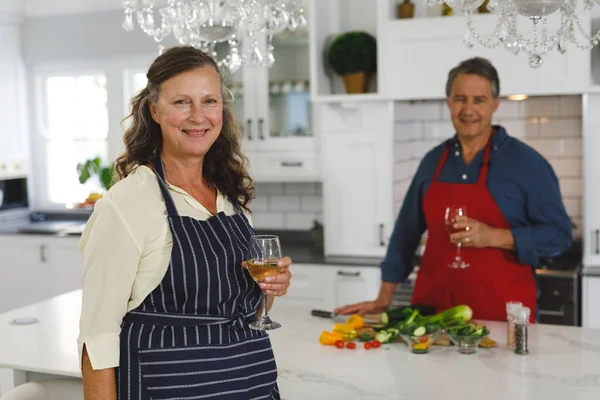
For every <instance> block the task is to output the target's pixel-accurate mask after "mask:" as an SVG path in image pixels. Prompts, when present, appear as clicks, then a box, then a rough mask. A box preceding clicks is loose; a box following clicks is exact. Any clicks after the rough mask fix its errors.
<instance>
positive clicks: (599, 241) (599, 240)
mask: <svg viewBox="0 0 600 400" xmlns="http://www.w3.org/2000/svg"><path fill="white" fill-rule="evenodd" d="M596 254H600V229H596Z"/></svg>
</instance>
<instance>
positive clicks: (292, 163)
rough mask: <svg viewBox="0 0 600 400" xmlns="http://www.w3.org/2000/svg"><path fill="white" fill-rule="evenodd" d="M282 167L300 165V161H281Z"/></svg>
mask: <svg viewBox="0 0 600 400" xmlns="http://www.w3.org/2000/svg"><path fill="white" fill-rule="evenodd" d="M281 166H282V167H301V166H302V161H282V162H281Z"/></svg>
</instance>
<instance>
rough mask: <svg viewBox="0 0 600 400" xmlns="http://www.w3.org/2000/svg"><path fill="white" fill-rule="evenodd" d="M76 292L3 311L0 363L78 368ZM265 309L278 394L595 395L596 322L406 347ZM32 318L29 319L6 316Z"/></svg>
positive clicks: (559, 398) (283, 309)
mask: <svg viewBox="0 0 600 400" xmlns="http://www.w3.org/2000/svg"><path fill="white" fill-rule="evenodd" d="M80 304H81V302H80V292H79V291H75V292H71V293H68V294H65V295H62V296H59V297H56V298H54V299H51V300H48V301H45V302H42V303H39V304H37V305H33V306H29V307H25V308H22V309H19V310H16V311H12V312H9V313H6V314H3V315H0V343H1V346H0V367H3V368H11V369H14V370H20V371H34V372H43V373H50V374H55V375H62V376H72V377H79V376H80V372H79V368H78V363H77V347H76V338H77V333H78V319H79V307H80ZM270 314H271V317H272V318H273V319H274V320H277V321H279V322H281V323H282V324H283V327H282V328H281V329H279V330H276V331H272V332H271V333H270V335H271V339H272V342H273V347H274V351H275V356H276V360H277V363H278V368H279V376H280V377H279V386H280V389H281V392H282V395H283V398H284V399H288V400H296V399H297V400H306V399H328V400H333V399H344V400H348V399H351V400H353V399H400V400H402V399H409V400H413V399H414V400H428V399H436V398H443V399H461V400H462V399H469V400H470V399H486V400H518V399H528V400H529V399H533V400H537V399H540V400H542V399H543V400H553V399H556V400H563V399H569V400H582V399H590V400H591V399H594V400H597V399H600V330H594V329H582V328H574V327H563V326H551V325H537V326H531V327H530V341H529V349H530V351H531V354H529V355H527V356H519V355H516V354H514V353H513V352H511V351H509V350H506V349H505V324H503V323H490V324H488V327H489V328H490V330H491V331H492V333H491V337H492V338H493V339H495V340H496V341H497V342H498V347H496V348H494V349H479V351H478V352H477V353H476V354H474V355H461V354H458V353H457V352H456V349H455V348H454V347H438V346H435V347H434V348H433V350H432V351H431V352H430V353H429V354H426V355H413V354H411V353H410V352H409V350H408V348H407V347H406V345H404V344H402V343H394V344H390V345H384V346H382V347H381V348H379V349H375V350H369V351H366V350H364V349H363V348H362V346H359V347H358V348H357V349H355V350H346V349H344V350H339V349H337V348H335V347H333V346H323V345H321V344H319V335H320V332H321V331H322V330H331V328H332V326H333V321H331V320H327V319H321V318H316V317H311V316H310V310H309V309H307V308H306V307H302V306H299V305H296V304H294V305H292V304H289V303H288V302H279V304H276V305H275V307H274V308H273V310H272V311H271V313H270ZM20 317H36V318H37V319H39V322H38V323H36V324H33V325H24V326H14V325H9V321H10V320H12V319H14V318H20Z"/></svg>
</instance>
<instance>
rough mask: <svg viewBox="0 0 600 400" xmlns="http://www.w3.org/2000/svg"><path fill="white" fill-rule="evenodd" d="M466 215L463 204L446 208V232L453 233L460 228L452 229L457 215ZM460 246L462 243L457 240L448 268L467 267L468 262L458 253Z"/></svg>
mask: <svg viewBox="0 0 600 400" xmlns="http://www.w3.org/2000/svg"><path fill="white" fill-rule="evenodd" d="M466 216H467V208H466V207H465V206H456V205H452V206H450V207H447V208H446V216H445V222H446V230H447V231H448V234H453V233H456V232H459V231H460V230H458V229H454V223H455V222H456V219H457V218H458V217H466ZM461 247H462V243H461V242H458V243H457V244H456V256H455V257H454V261H452V262H451V263H450V264H449V265H448V266H449V267H450V268H467V267H468V266H469V264H467V263H466V262H465V261H464V260H463V259H462V257H461V255H460V250H461Z"/></svg>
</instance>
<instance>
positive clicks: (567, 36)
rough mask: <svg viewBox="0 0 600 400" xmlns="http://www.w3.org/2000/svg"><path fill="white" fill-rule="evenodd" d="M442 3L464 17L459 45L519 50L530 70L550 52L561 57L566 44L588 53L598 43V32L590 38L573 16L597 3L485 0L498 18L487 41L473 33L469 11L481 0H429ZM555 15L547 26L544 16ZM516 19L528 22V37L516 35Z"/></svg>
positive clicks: (581, 0) (598, 0)
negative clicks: (524, 55)
mask: <svg viewBox="0 0 600 400" xmlns="http://www.w3.org/2000/svg"><path fill="white" fill-rule="evenodd" d="M444 2H445V3H446V4H447V5H448V6H449V7H452V8H453V9H455V10H457V11H459V12H462V13H464V14H465V15H466V17H467V32H466V33H465V36H464V39H463V42H464V44H465V45H466V46H467V47H468V48H471V47H473V44H474V43H479V44H480V45H482V46H484V47H487V48H490V49H493V48H496V47H497V46H500V45H504V47H505V48H506V50H508V51H509V52H511V53H513V54H518V53H519V52H521V51H523V52H525V53H527V55H528V56H529V66H530V67H531V68H539V67H540V66H541V65H542V63H543V61H544V56H545V55H546V54H547V53H548V52H550V51H553V50H558V51H559V52H560V53H563V54H564V53H565V52H566V51H567V48H568V47H569V45H574V46H576V47H577V48H579V49H581V50H589V49H591V48H592V47H593V46H594V45H597V44H598V41H599V40H600V31H598V32H597V33H596V34H595V35H593V36H590V35H589V34H588V33H587V31H588V29H585V28H584V27H583V26H582V24H581V22H580V21H579V18H578V16H577V13H578V12H579V11H586V12H589V11H590V10H591V8H592V6H593V5H594V4H595V3H598V4H600V0H489V3H488V5H487V9H488V10H489V11H490V12H491V13H493V14H496V15H498V22H497V24H496V27H495V28H494V31H493V33H492V34H491V36H489V37H487V38H484V37H482V35H480V34H479V33H478V32H477V31H476V30H475V28H474V27H473V21H472V16H473V12H474V11H475V10H476V9H477V8H478V7H479V6H481V5H482V4H483V2H484V0H429V4H430V5H435V4H438V5H439V4H442V3H444ZM555 13H556V15H555V16H554V17H552V18H556V23H553V22H554V21H551V22H550V23H549V22H548V17H549V16H551V15H552V14H555ZM559 15H560V23H559V22H558V16H559ZM519 17H525V18H528V19H529V20H530V21H531V23H532V27H531V29H528V31H530V32H531V33H530V34H529V33H528V34H527V35H524V34H523V33H521V32H519V30H518V27H517V21H518V19H520V18H519Z"/></svg>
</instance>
